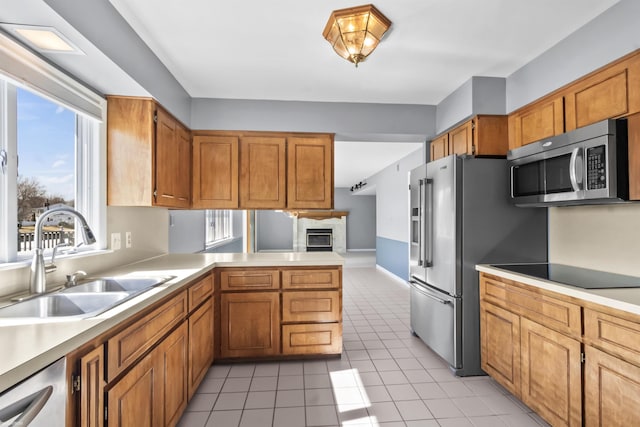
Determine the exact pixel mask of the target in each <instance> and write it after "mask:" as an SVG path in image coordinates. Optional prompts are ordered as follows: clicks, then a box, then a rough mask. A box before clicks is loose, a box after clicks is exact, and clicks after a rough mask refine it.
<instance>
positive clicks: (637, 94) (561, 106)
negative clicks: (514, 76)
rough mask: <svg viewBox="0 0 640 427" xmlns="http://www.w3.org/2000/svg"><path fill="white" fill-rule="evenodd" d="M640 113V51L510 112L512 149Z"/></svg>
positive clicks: (510, 143) (510, 144) (510, 141)
mask: <svg viewBox="0 0 640 427" xmlns="http://www.w3.org/2000/svg"><path fill="white" fill-rule="evenodd" d="M638 112H640V50H637V51H634V52H632V53H630V54H629V55H626V56H624V57H622V58H620V59H618V60H616V61H614V62H612V63H610V64H607V65H605V66H604V67H602V68H599V69H597V70H595V71H593V72H592V73H590V74H587V75H586V76H584V77H582V78H580V79H578V80H576V81H574V82H572V83H569V84H568V85H566V86H564V87H561V88H560V89H558V90H556V91H554V92H552V93H550V94H548V95H546V96H544V97H542V98H540V99H538V100H536V101H534V102H532V103H531V104H528V105H525V106H524V107H522V108H520V109H518V110H515V111H513V112H512V113H511V114H509V149H514V148H517V147H520V146H522V145H526V144H529V143H531V142H535V141H539V140H541V139H544V138H547V137H550V136H554V135H559V134H561V133H564V132H568V131H571V130H574V129H576V128H579V127H583V126H587V125H589V124H592V123H595V122H598V121H600V120H605V119H610V118H617V117H626V116H628V115H631V114H635V113H638Z"/></svg>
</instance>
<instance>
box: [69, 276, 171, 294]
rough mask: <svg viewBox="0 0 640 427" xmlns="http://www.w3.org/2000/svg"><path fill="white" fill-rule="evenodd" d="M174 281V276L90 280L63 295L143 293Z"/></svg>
mask: <svg viewBox="0 0 640 427" xmlns="http://www.w3.org/2000/svg"><path fill="white" fill-rule="evenodd" d="M171 279H173V276H157V277H129V276H114V277H101V278H97V279H89V280H87V281H85V282H81V283H80V284H78V285H76V286H72V287H70V288H66V289H64V290H62V291H60V292H61V293H64V294H67V293H77V292H99V293H102V292H135V293H138V292H142V291H146V290H147V289H149V288H152V287H154V286H158V285H160V284H162V283H165V282H167V281H169V280H171Z"/></svg>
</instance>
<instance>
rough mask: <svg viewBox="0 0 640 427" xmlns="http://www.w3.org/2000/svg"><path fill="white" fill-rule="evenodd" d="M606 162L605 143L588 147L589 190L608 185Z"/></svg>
mask: <svg viewBox="0 0 640 427" xmlns="http://www.w3.org/2000/svg"><path fill="white" fill-rule="evenodd" d="M606 164H607V163H606V151H605V147H604V145H599V146H597V147H592V148H588V149H587V190H597V189H600V188H606V187H607V171H606Z"/></svg>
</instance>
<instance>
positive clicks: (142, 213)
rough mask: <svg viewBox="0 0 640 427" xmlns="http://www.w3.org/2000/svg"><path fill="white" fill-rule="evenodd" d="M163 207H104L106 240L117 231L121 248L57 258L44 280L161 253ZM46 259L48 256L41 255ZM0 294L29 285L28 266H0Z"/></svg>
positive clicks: (165, 221)
mask: <svg viewBox="0 0 640 427" xmlns="http://www.w3.org/2000/svg"><path fill="white" fill-rule="evenodd" d="M168 212H169V211H168V210H167V209H164V208H140V207H108V208H107V241H110V236H111V233H113V232H120V233H121V235H122V249H120V250H119V251H115V252H109V253H104V254H100V255H94V256H83V257H76V258H72V259H64V258H57V259H56V264H57V266H58V269H57V271H56V272H54V273H51V274H48V275H47V283H49V284H55V283H63V282H64V281H65V276H66V275H67V274H70V273H73V272H74V271H76V270H83V271H86V272H87V273H88V274H90V275H92V274H95V273H98V272H100V271H104V270H107V269H110V268H113V267H116V266H119V265H124V264H130V263H132V262H136V261H140V260H142V259H145V258H150V257H153V256H156V255H161V254H164V253H167V252H168V248H169V233H168V229H169V215H168ZM126 231H131V232H132V242H133V245H132V247H131V248H128V249H126V248H125V244H124V236H125V232H126ZM45 261H47V262H48V261H49V256H46V257H45ZM0 284H1V285H0V298H2V297H3V296H7V295H12V294H16V293H19V292H24V291H26V290H27V289H28V288H29V266H28V265H26V266H24V267H21V268H12V269H7V270H0Z"/></svg>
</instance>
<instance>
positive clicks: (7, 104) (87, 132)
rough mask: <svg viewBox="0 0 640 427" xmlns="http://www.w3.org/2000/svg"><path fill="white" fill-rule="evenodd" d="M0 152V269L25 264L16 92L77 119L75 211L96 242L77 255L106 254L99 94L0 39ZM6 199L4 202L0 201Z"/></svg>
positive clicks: (102, 116)
mask: <svg viewBox="0 0 640 427" xmlns="http://www.w3.org/2000/svg"><path fill="white" fill-rule="evenodd" d="M0 64H2V65H1V66H0V150H2V149H4V150H5V152H6V153H7V154H8V158H7V165H6V167H5V171H4V173H3V171H2V170H0V191H2V195H3V196H0V214H1V215H2V216H1V218H6V220H2V221H1V222H0V267H2V266H6V265H11V264H14V263H16V264H24V263H26V262H28V260H27V259H25V258H30V256H24V255H23V256H18V254H17V231H16V226H17V222H18V218H17V195H16V189H17V168H18V159H17V129H16V128H17V126H16V124H17V99H16V87H22V88H25V89H27V90H30V91H33V92H35V93H37V94H38V95H39V96H41V97H43V98H45V99H48V100H50V101H52V102H54V103H57V104H59V105H62V106H63V107H65V108H68V109H70V110H72V111H74V112H75V113H76V144H75V145H76V150H75V151H76V209H78V211H80V212H81V213H82V214H83V215H84V216H85V218H86V219H87V222H88V223H89V225H90V227H91V228H92V230H93V232H94V234H95V237H96V240H97V242H96V243H95V244H94V245H92V246H91V247H81V248H80V250H79V252H87V251H94V250H96V249H105V248H106V243H107V239H106V234H107V232H106V222H107V221H106V128H105V122H106V109H107V102H106V99H104V98H103V97H102V96H100V95H99V94H96V93H95V92H93V91H92V90H91V89H89V88H87V87H85V86H84V85H82V84H81V83H79V82H77V81H76V80H74V79H73V78H71V77H70V76H68V75H67V74H65V73H63V72H61V71H60V70H58V69H57V68H55V67H53V66H52V65H51V64H49V63H47V62H45V61H44V60H42V59H41V58H39V57H37V56H36V55H34V54H33V53H31V52H30V51H28V50H26V49H25V48H23V47H22V46H20V45H19V44H17V43H16V42H14V41H13V40H11V39H9V38H7V37H6V36H4V35H2V34H0ZM4 195H6V196H4Z"/></svg>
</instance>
